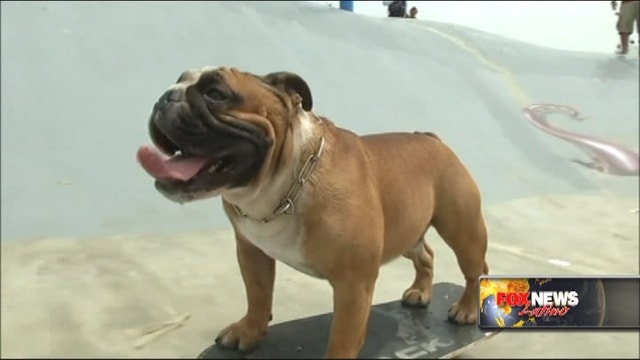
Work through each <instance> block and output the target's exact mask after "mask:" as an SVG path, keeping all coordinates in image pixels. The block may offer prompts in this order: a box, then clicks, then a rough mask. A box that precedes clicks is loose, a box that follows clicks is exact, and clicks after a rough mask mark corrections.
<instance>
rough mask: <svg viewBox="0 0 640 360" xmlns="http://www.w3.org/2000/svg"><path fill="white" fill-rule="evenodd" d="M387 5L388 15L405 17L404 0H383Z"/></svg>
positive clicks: (405, 6) (405, 7)
mask: <svg viewBox="0 0 640 360" xmlns="http://www.w3.org/2000/svg"><path fill="white" fill-rule="evenodd" d="M382 3H383V4H384V5H386V6H387V10H388V12H389V14H388V16H389V17H400V18H404V17H407V2H406V1H383V2H382Z"/></svg>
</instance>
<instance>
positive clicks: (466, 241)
mask: <svg viewBox="0 0 640 360" xmlns="http://www.w3.org/2000/svg"><path fill="white" fill-rule="evenodd" d="M456 212H457V213H458V216H456V217H453V218H451V217H450V216H449V217H447V220H446V221H435V222H434V223H433V226H434V227H435V228H436V230H437V231H438V233H439V234H440V236H441V237H442V238H443V239H444V241H445V242H446V243H447V245H449V247H451V249H452V250H453V251H454V253H455V254H456V258H457V260H458V265H459V266H460V270H462V274H463V275H464V278H465V281H466V287H465V289H464V293H463V294H462V296H461V297H460V299H458V301H457V302H456V303H455V304H454V305H453V306H452V307H451V309H449V316H448V317H449V320H450V321H452V322H454V323H457V324H473V323H475V322H476V321H477V311H478V310H477V309H478V278H479V277H480V275H483V274H488V273H489V266H488V265H487V263H486V260H485V256H486V252H487V229H486V225H485V223H484V219H483V217H482V215H481V214H480V213H479V211H478V212H477V213H474V211H472V210H469V209H459V210H458V211H456ZM453 219H455V220H454V221H452V220H453ZM434 220H435V219H434Z"/></svg>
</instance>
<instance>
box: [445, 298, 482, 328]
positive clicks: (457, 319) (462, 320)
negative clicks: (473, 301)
mask: <svg viewBox="0 0 640 360" xmlns="http://www.w3.org/2000/svg"><path fill="white" fill-rule="evenodd" d="M448 318H449V321H451V322H453V323H456V324H458V325H468V324H475V323H476V321H477V319H478V312H477V310H476V308H475V307H474V308H471V309H465V308H462V307H461V306H459V305H458V303H455V304H453V306H452V307H451V309H449V314H448Z"/></svg>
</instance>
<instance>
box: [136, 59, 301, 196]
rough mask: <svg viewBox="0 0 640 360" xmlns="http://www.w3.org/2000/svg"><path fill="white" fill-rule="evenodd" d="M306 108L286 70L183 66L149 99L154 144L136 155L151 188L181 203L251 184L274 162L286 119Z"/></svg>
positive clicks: (295, 77)
mask: <svg viewBox="0 0 640 360" xmlns="http://www.w3.org/2000/svg"><path fill="white" fill-rule="evenodd" d="M311 107H312V98H311V91H310V89H309V86H308V85H307V83H306V82H305V81H304V80H303V79H302V78H301V77H300V76H298V75H296V74H293V73H289V72H277V73H271V74H268V75H265V76H257V75H253V74H250V73H247V72H242V71H239V70H237V69H233V68H231V69H230V68H224V67H222V68H205V69H202V70H189V71H185V72H184V73H182V75H180V77H179V78H178V81H177V83H176V84H174V85H173V86H171V87H170V88H169V89H168V90H167V91H165V92H164V94H162V96H160V98H159V99H158V101H157V102H156V104H155V105H154V107H153V111H152V113H151V117H150V119H149V133H150V137H151V139H152V141H153V143H154V145H155V147H153V146H144V147H141V148H140V149H139V150H138V161H139V162H140V164H141V165H142V167H143V168H144V169H145V170H146V171H147V172H148V173H149V174H150V175H151V176H153V177H154V178H155V179H156V181H155V186H156V188H157V189H158V191H160V192H161V193H162V194H163V195H164V196H166V197H167V198H169V199H170V200H172V201H176V202H180V203H183V202H187V201H191V200H196V199H202V198H206V197H211V196H217V195H220V194H222V193H223V192H224V191H225V190H229V189H236V188H239V187H244V186H250V185H251V184H252V183H253V182H256V181H260V178H261V177H262V176H266V175H265V174H266V173H268V171H266V170H267V168H268V167H269V166H270V164H273V163H275V162H274V161H271V160H272V159H273V158H274V157H276V156H279V151H280V149H281V147H282V142H283V140H282V139H284V137H285V133H286V131H287V129H288V128H289V127H290V126H291V122H292V120H293V119H294V118H295V117H297V116H300V112H301V111H305V110H306V111H309V110H311ZM156 148H157V149H156ZM158 150H159V151H158ZM161 153H164V155H163V154H161Z"/></svg>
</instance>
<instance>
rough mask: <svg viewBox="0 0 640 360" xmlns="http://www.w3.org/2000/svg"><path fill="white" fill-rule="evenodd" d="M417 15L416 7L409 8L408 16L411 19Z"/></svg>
mask: <svg viewBox="0 0 640 360" xmlns="http://www.w3.org/2000/svg"><path fill="white" fill-rule="evenodd" d="M417 16H418V8H417V7H415V6H414V7H412V8H411V9H410V10H409V17H410V18H411V19H415V18H416V17H417Z"/></svg>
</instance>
